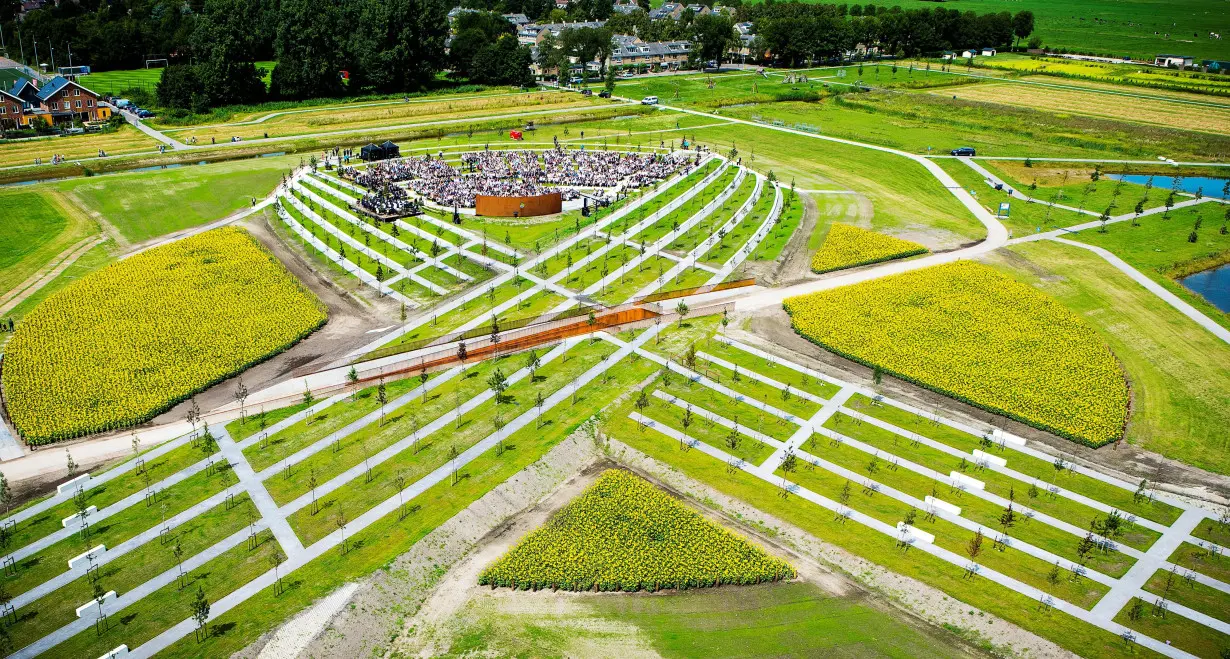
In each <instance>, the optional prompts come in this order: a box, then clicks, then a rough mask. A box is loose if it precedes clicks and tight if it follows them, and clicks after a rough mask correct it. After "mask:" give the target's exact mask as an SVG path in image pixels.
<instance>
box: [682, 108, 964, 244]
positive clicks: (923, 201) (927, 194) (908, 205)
mask: <svg viewBox="0 0 1230 659" xmlns="http://www.w3.org/2000/svg"><path fill="white" fill-rule="evenodd" d="M696 135H697V137H698V138H699V139H700V140H701V141H702V142H703V143H704V144H705V145H707V146H710V147H712V148H713V149H714V150H715V151H727V150H729V149H730V147H731V145H732V144H734V145H736V146H737V147H738V148H739V150H740V152H741V153H744V154H746V156H745V158H744V161H743V162H744V164H750V166H751V167H753V168H754V169H756V170H757V171H759V172H761V173H766V174H767V173H768V172H770V171H772V172H773V173H774V174H775V175H776V176H777V179H778V180H779V181H782V182H783V183H785V184H786V185H787V186H789V184H790V183H791V182H794V183H795V185H796V188H797V189H804V190H807V189H821V188H826V189H844V190H854V191H856V192H859V193H861V194H863V195H864V196H866V197H867V198H868V199H870V200H871V203H872V205H873V207H874V209H875V221H876V222H877V223H879V226H881V227H883V228H893V229H911V230H914V231H917V232H928V233H931V234H932V235H933V236H934V239H935V241H936V243H937V244H938V245H947V246H956V245H960V244H963V243H966V242H969V241H971V240H982V239H983V238H984V237H985V236H986V230H985V229H984V228H983V226H982V223H980V222H978V220H977V219H976V218H974V216H973V215H972V214H971V213H970V212H969V211H968V210H967V209H966V208H965V207H964V206H962V205H961V203H960V202H958V201H957V199H956V198H955V197H953V196H952V194H951V193H949V192H948V191H947V190H945V189H944V188H943V186H941V185H940V184H939V181H937V180H936V179H935V177H934V176H931V175H930V174H929V173H927V172H925V171H923V168H922V165H920V164H917V163H914V162H911V161H909V160H906V159H905V158H903V157H901V156H898V155H894V154H891V153H884V152H881V151H874V150H872V149H867V148H864V147H858V146H851V145H847V144H842V143H839V142H832V141H828V140H823V139H814V138H809V137H801V136H799V135H793V134H788V133H781V132H778V131H774V130H770V129H769V128H765V127H761V126H748V125H742V124H736V125H728V126H717V127H713V128H702V129H697V131H696ZM753 155H754V158H753Z"/></svg>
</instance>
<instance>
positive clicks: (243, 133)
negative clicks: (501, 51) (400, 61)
mask: <svg viewBox="0 0 1230 659" xmlns="http://www.w3.org/2000/svg"><path fill="white" fill-rule="evenodd" d="M602 105H606V103H605V102H603V103H597V102H595V101H591V100H589V99H586V98H585V97H582V96H577V95H573V94H568V95H564V94H559V93H553V92H543V93H538V94H507V95H496V96H490V95H475V96H474V97H462V98H458V99H452V98H442V99H439V100H435V99H433V100H431V101H430V102H417V103H406V102H404V101H403V102H402V103H399V104H393V105H390V104H388V103H380V104H374V105H367V106H363V105H360V104H354V105H345V106H335V107H330V108H328V109H326V110H324V111H319V112H317V111H312V112H287V113H278V112H272V113H267V114H266V115H264V116H263V117H260V118H258V119H264V120H263V121H260V120H252V121H251V122H242V121H240V122H235V123H229V124H220V125H219V124H215V125H204V126H190V127H184V128H174V127H168V129H169V130H170V131H171V132H170V135H172V136H174V137H175V139H178V140H181V141H183V140H190V139H192V138H196V140H197V142H198V143H201V142H206V141H208V140H216V141H217V142H227V141H229V140H230V139H231V138H232V137H239V138H241V139H256V138H261V137H266V136H267V137H286V136H291V135H305V134H311V133H320V132H332V131H345V130H349V129H370V128H374V127H378V126H393V125H399V124H410V123H420V122H431V121H446V120H456V119H464V118H467V117H471V118H473V119H475V120H481V119H484V118H487V117H491V116H497V115H502V114H510V113H516V112H533V111H541V110H561V109H568V108H587V107H596V106H602ZM266 117H267V118H266Z"/></svg>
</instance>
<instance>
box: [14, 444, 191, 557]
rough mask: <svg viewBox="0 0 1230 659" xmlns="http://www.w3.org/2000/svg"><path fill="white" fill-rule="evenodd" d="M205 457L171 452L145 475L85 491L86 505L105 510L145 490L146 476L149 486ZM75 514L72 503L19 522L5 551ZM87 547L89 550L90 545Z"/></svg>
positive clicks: (148, 465)
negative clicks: (147, 476)
mask: <svg viewBox="0 0 1230 659" xmlns="http://www.w3.org/2000/svg"><path fill="white" fill-rule="evenodd" d="M202 446H204V445H202ZM206 457H207V454H206V453H204V452H203V451H202V450H201V449H199V448H195V447H193V446H192V444H191V443H189V444H185V445H184V446H180V447H179V448H176V449H172V450H171V451H168V452H166V453H165V454H163V455H162V456H160V457H158V458H155V459H152V460H149V461H148V462H146V465H145V472H144V473H138V472H137V471H136V470H131V471H129V472H128V473H125V474H122V475H120V476H116V477H115V478H113V479H111V480H110V481H107V482H106V483H103V484H102V485H98V486H96V487H92V488H90V489H88V490H85V505H87V506H96V507H97V508H98V509H99V510H103V509H104V508H106V507H107V506H110V505H111V504H113V503H116V502H118V501H121V500H123V499H125V498H127V497H128V496H129V495H132V494H134V493H136V492H140V491H141V490H142V489H144V488H145V479H146V474H148V475H149V480H150V482H151V483H157V482H158V481H160V480H162V479H164V478H167V477H168V476H171V475H172V474H174V473H175V472H178V471H179V470H181V469H183V468H185V467H189V466H191V465H193V464H196V463H197V462H199V461H201V460H204V459H205V458H206ZM101 473H104V472H99V474H97V475H101ZM76 512H77V508H76V504H75V503H74V502H72V501H65V502H63V503H61V504H58V505H56V506H52V507H51V508H48V509H47V510H44V511H43V512H41V513H38V514H37V515H34V516H33V517H30V518H29V519H27V520H25V521H23V522H18V523H17V526H16V527H14V529H13V533H12V537H11V539H10V540H9V545H8V550H9V551H12V550H14V549H20V548H21V547H24V546H26V545H28V544H30V543H31V542H34V541H35V540H38V539H39V538H42V537H44V536H47V535H50V534H52V533H54V532H56V531H58V530H60V529H62V528H64V527H63V526H62V525H61V524H60V521H61V520H63V519H64V518H65V517H68V516H69V515H73V514H75V513H76ZM90 546H91V547H92V546H93V545H90ZM83 551H84V550H83Z"/></svg>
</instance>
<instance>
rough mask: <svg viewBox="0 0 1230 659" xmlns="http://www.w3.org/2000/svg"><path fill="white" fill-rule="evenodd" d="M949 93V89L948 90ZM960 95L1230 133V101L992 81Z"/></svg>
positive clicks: (1195, 129)
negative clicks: (1205, 101) (1108, 93)
mask: <svg viewBox="0 0 1230 659" xmlns="http://www.w3.org/2000/svg"><path fill="white" fill-rule="evenodd" d="M945 93H947V92H945ZM955 94H956V96H957V98H960V99H965V100H972V101H983V102H990V103H1003V104H1006V105H1018V106H1023V107H1027V108H1034V109H1041V110H1046V111H1050V112H1075V113H1079V114H1087V115H1091V116H1095V117H1104V118H1109V119H1115V120H1117V121H1126V122H1133V123H1143V124H1148V125H1150V126H1167V127H1170V128H1180V129H1187V130H1194V131H1202V132H1208V133H1217V134H1221V135H1226V134H1230V130H1228V129H1227V128H1226V126H1227V125H1230V104H1226V105H1222V104H1220V103H1214V104H1202V105H1189V104H1186V103H1181V102H1177V101H1171V100H1167V99H1163V98H1157V97H1155V98H1150V99H1140V98H1132V97H1117V96H1116V97H1108V96H1106V95H1104V94H1099V93H1094V92H1087V91H1081V90H1078V89H1071V88H1069V89H1056V88H1055V87H1054V86H1049V85H1048V86H1047V87H1042V86H1040V85H1029V84H1020V83H1015V82H992V83H986V84H982V85H975V86H970V87H965V88H962V89H961V90H959V91H956V92H955Z"/></svg>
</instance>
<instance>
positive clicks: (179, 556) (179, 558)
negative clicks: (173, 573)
mask: <svg viewBox="0 0 1230 659" xmlns="http://www.w3.org/2000/svg"><path fill="white" fill-rule="evenodd" d="M171 555H172V556H174V557H175V565H176V566H177V567H178V568H179V576H178V577H176V578H177V580H178V581H179V589H180V590H183V589H184V547H183V545H181V544H180V542H179V536H175V544H174V545H173V546H172V547H171Z"/></svg>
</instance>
